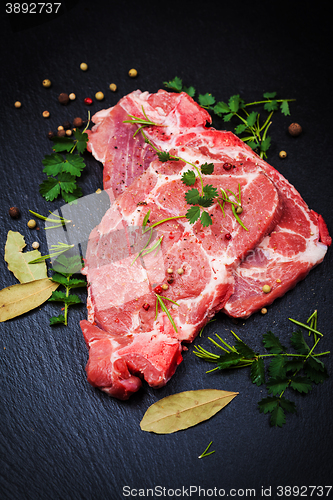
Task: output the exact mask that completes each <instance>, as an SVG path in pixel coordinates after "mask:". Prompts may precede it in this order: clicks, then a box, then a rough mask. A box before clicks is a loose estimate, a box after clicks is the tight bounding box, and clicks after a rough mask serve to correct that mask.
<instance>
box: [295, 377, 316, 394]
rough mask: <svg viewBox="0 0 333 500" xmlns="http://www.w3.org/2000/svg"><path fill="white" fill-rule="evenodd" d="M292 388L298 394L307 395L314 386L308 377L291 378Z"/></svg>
mask: <svg viewBox="0 0 333 500" xmlns="http://www.w3.org/2000/svg"><path fill="white" fill-rule="evenodd" d="M290 387H292V389H294V390H295V391H298V392H304V393H305V394H307V393H308V392H309V391H311V389H312V384H311V382H310V380H309V379H308V378H306V377H301V376H298V377H297V376H295V377H292V378H291V382H290Z"/></svg>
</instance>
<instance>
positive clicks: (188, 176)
mask: <svg viewBox="0 0 333 500" xmlns="http://www.w3.org/2000/svg"><path fill="white" fill-rule="evenodd" d="M181 180H182V182H183V183H184V184H186V186H193V184H195V180H196V176H195V173H194V172H193V170H187V171H186V172H184V173H183V175H182V177H181Z"/></svg>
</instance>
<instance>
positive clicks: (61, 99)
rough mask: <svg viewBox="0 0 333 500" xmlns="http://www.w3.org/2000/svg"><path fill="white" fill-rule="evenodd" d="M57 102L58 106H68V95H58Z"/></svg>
mask: <svg viewBox="0 0 333 500" xmlns="http://www.w3.org/2000/svg"><path fill="white" fill-rule="evenodd" d="M58 101H59V102H60V104H64V105H66V104H68V101H69V95H68V94H65V93H64V92H62V93H61V94H59V97H58Z"/></svg>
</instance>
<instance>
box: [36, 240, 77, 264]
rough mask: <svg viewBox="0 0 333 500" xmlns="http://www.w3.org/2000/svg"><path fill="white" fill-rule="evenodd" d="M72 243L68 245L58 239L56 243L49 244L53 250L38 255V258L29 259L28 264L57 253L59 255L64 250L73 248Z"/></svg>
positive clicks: (54, 255) (51, 256)
mask: <svg viewBox="0 0 333 500" xmlns="http://www.w3.org/2000/svg"><path fill="white" fill-rule="evenodd" d="M74 246H75V245H74V244H73V245H68V244H67V243H61V242H60V241H58V245H51V247H50V248H51V249H52V250H53V252H51V253H49V254H48V255H42V256H41V257H38V259H34V260H31V261H30V262H29V264H37V263H38V262H43V261H44V260H46V259H51V258H54V257H57V256H58V255H61V254H62V253H64V252H67V250H69V249H70V248H74Z"/></svg>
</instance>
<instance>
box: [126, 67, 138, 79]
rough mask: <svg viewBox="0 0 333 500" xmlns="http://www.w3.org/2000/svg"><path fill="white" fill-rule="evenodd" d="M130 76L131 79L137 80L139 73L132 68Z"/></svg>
mask: <svg viewBox="0 0 333 500" xmlns="http://www.w3.org/2000/svg"><path fill="white" fill-rule="evenodd" d="M128 75H129V76H130V77H131V78H135V77H136V76H137V75H138V72H137V70H136V69H134V68H132V69H130V70H129V72H128Z"/></svg>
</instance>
